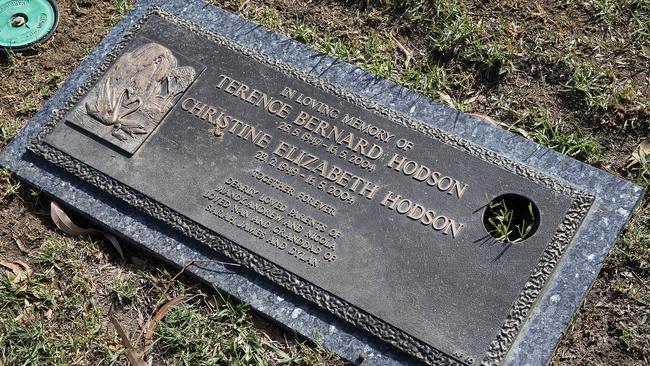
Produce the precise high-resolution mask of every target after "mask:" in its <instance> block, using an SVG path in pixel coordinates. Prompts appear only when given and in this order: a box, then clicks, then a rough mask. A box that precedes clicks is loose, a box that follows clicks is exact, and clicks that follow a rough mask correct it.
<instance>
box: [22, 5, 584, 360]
mask: <svg viewBox="0 0 650 366" xmlns="http://www.w3.org/2000/svg"><path fill="white" fill-rule="evenodd" d="M29 149H30V150H31V151H32V152H33V153H35V154H37V155H38V156H39V157H40V158H43V159H45V160H47V161H49V162H51V163H53V164H56V165H58V166H60V167H61V168H63V169H65V170H67V171H68V172H70V173H72V174H74V175H76V176H77V177H80V178H81V179H83V180H85V181H87V182H89V183H91V184H93V185H95V186H96V187H98V188H100V189H102V190H104V191H106V192H107V193H109V194H111V195H113V196H114V197H116V198H119V199H121V200H124V201H125V202H127V203H129V204H131V205H133V206H135V207H137V208H139V209H141V210H142V211H143V212H144V213H146V214H148V215H150V216H151V217H153V218H155V219H158V220H161V221H162V222H164V223H166V224H167V225H169V226H170V227H172V228H174V229H177V230H178V231H180V232H181V233H183V234H185V235H187V236H189V237H190V238H193V239H196V240H198V241H199V242H201V243H203V244H205V245H207V246H209V247H210V248H213V249H214V250H215V251H217V252H219V253H221V254H223V255H225V256H226V257H228V258H229V259H230V260H231V261H234V262H237V263H240V264H241V265H242V266H244V267H246V268H248V269H250V270H251V271H254V272H256V273H258V274H259V275H261V276H263V277H265V278H267V279H270V280H271V281H273V282H275V283H277V284H279V285H280V286H283V287H284V288H286V289H288V290H289V291H291V292H293V293H295V294H297V295H298V296H300V297H302V298H304V299H306V300H307V301H311V302H313V303H315V304H317V305H318V306H320V307H322V308H323V309H325V310H327V311H329V312H331V313H332V314H333V315H335V316H338V317H340V318H342V319H344V320H346V321H348V322H350V323H351V324H353V325H354V326H356V327H359V328H361V329H363V330H365V331H367V332H368V333H369V334H371V335H373V336H375V337H378V338H379V339H382V340H384V341H386V342H388V343H390V344H392V345H394V346H395V347H397V348H398V349H400V350H402V351H404V352H407V353H409V354H411V355H413V356H415V357H418V358H420V359H421V360H423V361H424V362H426V363H428V364H431V365H438V364H459V365H460V364H463V365H477V364H480V363H484V364H496V363H498V362H499V361H500V360H501V359H502V358H503V356H504V354H505V352H507V350H508V348H509V347H510V345H511V342H512V340H513V339H514V337H515V336H516V335H517V332H518V331H519V330H520V328H521V325H522V323H523V322H524V321H525V319H526V316H527V314H528V310H529V309H530V307H531V306H532V304H533V303H534V301H535V299H536V297H537V295H538V293H539V291H540V290H541V289H542V287H543V286H544V283H545V282H546V280H547V279H548V278H549V276H550V275H551V273H552V271H553V268H554V267H555V265H556V263H557V262H558V261H559V260H560V258H561V256H562V253H563V251H564V249H565V247H566V246H567V245H568V244H569V243H570V240H571V238H572V236H573V234H574V231H575V230H576V228H577V227H578V226H579V224H580V221H581V219H582V218H583V216H584V215H585V213H586V212H587V211H588V210H589V207H590V205H591V202H592V196H591V195H589V194H585V193H583V192H581V191H579V190H577V189H575V188H572V186H570V185H568V184H565V183H563V182H561V181H557V180H555V179H554V178H549V177H548V176H546V175H544V174H543V173H541V172H538V171H534V170H532V169H530V168H528V167H526V166H524V165H522V164H520V163H518V162H514V161H512V160H509V159H507V158H504V157H502V156H500V155H499V154H497V153H494V152H491V151H489V150H487V149H485V148H483V147H480V146H478V145H476V144H474V143H471V142H468V141H466V140H463V139H461V138H459V137H457V136H454V135H451V134H448V133H445V132H443V131H441V130H439V129H437V128H435V127H433V126H432V125H431V124H427V123H426V121H417V120H413V119H411V118H410V117H409V116H406V115H403V114H400V113H398V112H396V111H394V110H392V109H390V108H388V107H386V106H383V105H380V104H377V103H376V102H373V101H371V100H368V99H364V98H362V97H360V96H358V95H355V94H353V93H351V92H349V91H347V90H345V89H343V88H340V87H337V86H334V85H332V84H329V83H328V82H326V81H324V80H321V79H319V78H317V77H314V76H308V75H306V74H304V73H302V72H300V71H298V70H297V69H295V68H293V67H291V66H289V65H287V64H284V63H281V62H279V61H276V60H275V59H273V58H271V57H268V56H265V55H264V54H261V53H259V52H257V51H254V50H251V49H248V48H244V47H242V46H240V45H238V44H237V43H235V42H233V41H231V40H229V39H225V38H222V37H220V36H217V35H215V34H213V33H210V32H209V31H207V30H205V29H203V28H201V27H199V26H196V25H194V24H192V23H191V22H188V21H186V20H182V19H180V18H176V17H175V16H173V15H170V14H167V13H164V12H162V11H159V10H154V11H152V12H151V13H150V14H149V15H147V16H146V17H145V18H144V20H142V21H141V22H140V23H138V24H137V25H136V26H135V27H134V28H133V29H132V30H131V31H130V32H129V34H128V35H127V37H126V38H125V39H124V40H123V41H122V42H120V43H119V44H118V45H117V46H116V47H115V49H114V50H113V52H112V53H111V54H110V55H109V56H108V57H107V58H106V59H105V61H104V63H103V65H102V67H100V68H99V69H98V70H97V71H96V72H95V74H94V76H93V77H92V79H91V81H90V82H88V83H86V87H85V88H82V90H79V91H78V93H77V94H76V95H75V96H73V97H72V99H71V100H70V102H69V103H68V104H67V107H66V108H64V109H59V110H57V112H56V113H55V115H54V116H53V118H52V119H51V120H50V122H49V123H48V124H47V125H46V126H45V127H44V129H43V130H42V131H41V132H40V134H39V136H38V137H37V138H36V139H35V140H34V141H32V144H31V146H30V148H29ZM490 197H519V198H524V199H526V200H527V201H526V202H532V204H531V205H530V206H529V209H530V211H531V214H534V215H535V216H536V217H537V223H538V225H537V226H536V227H534V228H532V231H531V232H529V233H527V237H526V238H525V240H522V241H519V242H517V243H508V244H506V243H503V242H501V241H498V240H495V239H493V238H492V236H490V235H489V233H488V229H486V225H487V224H486V219H485V215H486V210H488V207H487V206H488V205H487V202H488V201H489V200H490Z"/></svg>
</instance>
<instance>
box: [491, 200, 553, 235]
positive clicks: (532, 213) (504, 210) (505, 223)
mask: <svg viewBox="0 0 650 366" xmlns="http://www.w3.org/2000/svg"><path fill="white" fill-rule="evenodd" d="M539 221H540V217H539V209H538V208H537V205H535V203H534V202H533V201H531V200H529V199H528V198H526V197H524V196H520V195H518V194H514V193H509V194H504V195H501V196H498V197H496V198H493V199H490V198H489V197H488V204H487V206H486V208H485V213H484V214H483V225H485V230H487V232H488V233H489V234H490V236H492V237H493V238H494V239H496V240H498V241H501V242H503V243H508V244H514V243H519V242H522V241H524V240H526V239H528V238H530V237H531V236H533V235H534V234H535V231H537V228H538V227H539Z"/></svg>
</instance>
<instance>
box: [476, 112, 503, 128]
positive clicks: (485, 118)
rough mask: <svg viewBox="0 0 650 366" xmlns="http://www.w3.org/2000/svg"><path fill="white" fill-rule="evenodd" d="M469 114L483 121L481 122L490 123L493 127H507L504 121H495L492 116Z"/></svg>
mask: <svg viewBox="0 0 650 366" xmlns="http://www.w3.org/2000/svg"><path fill="white" fill-rule="evenodd" d="M469 115H470V116H474V117H476V118H478V119H480V120H481V121H483V122H485V123H487V124H489V125H492V126H494V127H508V126H507V125H506V124H505V123H501V122H497V121H496V120H494V119H493V118H492V117H489V116H486V115H484V114H480V113H470V114H469Z"/></svg>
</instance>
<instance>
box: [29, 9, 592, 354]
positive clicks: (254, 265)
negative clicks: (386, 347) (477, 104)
mask: <svg viewBox="0 0 650 366" xmlns="http://www.w3.org/2000/svg"><path fill="white" fill-rule="evenodd" d="M152 16H160V17H161V18H163V19H165V20H166V21H169V22H171V23H173V24H175V25H177V26H181V27H183V28H185V29H187V30H190V31H192V32H194V33H195V34H197V35H199V36H202V37H203V38H206V39H208V40H210V41H213V42H216V43H219V44H221V45H223V46H226V47H228V48H230V49H231V50H234V51H236V52H239V53H240V54H242V55H245V56H247V57H251V58H253V59H255V60H256V61H259V62H262V63H265V64H267V65H269V66H272V67H274V68H275V69H276V70H277V71H280V72H282V73H285V74H287V75H290V76H293V77H295V78H298V79H300V80H302V81H305V82H307V83H309V84H311V85H312V86H315V87H318V88H320V89H321V90H323V91H326V92H329V93H331V94H334V95H336V96H338V97H340V98H343V99H345V100H347V101H348V102H350V103H354V104H356V105H358V106H361V107H363V108H366V109H367V110H370V111H373V112H375V113H378V114H381V115H382V116H384V117H386V118H388V119H389V120H391V121H392V122H394V123H397V124H400V125H403V126H405V127H407V128H411V129H414V130H417V131H419V132H420V133H422V134H424V135H426V136H428V137H431V138H434V139H436V140H438V141H441V142H443V143H446V144H448V145H451V146H453V147H455V148H457V149H458V150H461V151H463V152H465V153H467V154H469V155H472V156H474V157H477V158H479V159H482V160H483V161H486V162H489V163H491V164H493V165H494V166H495V168H497V167H498V168H503V169H505V170H508V171H511V172H513V173H515V174H517V175H520V176H522V177H525V178H527V179H529V180H531V181H533V182H535V183H537V184H540V185H542V186H545V187H547V188H550V189H552V190H554V191H556V192H558V193H561V194H563V195H565V196H569V197H571V198H572V204H571V207H570V208H569V210H568V211H567V213H566V214H565V216H564V218H563V221H562V223H561V225H560V227H559V228H558V229H557V232H556V233H555V235H554V237H553V239H552V240H551V242H550V243H549V244H548V245H547V247H546V249H545V251H544V253H543V254H542V257H541V258H540V260H539V262H538V264H537V266H536V267H535V268H534V270H533V272H532V274H531V276H530V278H529V280H528V281H527V283H526V284H525V286H524V289H523V290H522V292H521V294H520V295H519V298H518V299H517V301H516V302H515V303H514V305H513V306H512V308H511V310H510V312H509V315H508V316H507V318H506V319H505V322H504V324H503V326H502V327H501V329H500V331H499V332H498V334H497V335H496V337H495V340H494V341H493V342H492V343H491V345H490V347H489V349H488V352H487V354H486V356H485V358H484V359H483V360H481V365H484V366H488V365H497V364H499V362H500V361H501V360H502V359H503V357H504V355H505V354H506V352H507V351H508V349H509V347H510V345H511V344H512V342H513V340H514V338H515V337H516V336H517V333H518V331H519V329H520V326H521V324H522V323H523V322H524V321H525V319H526V316H527V315H528V311H529V309H530V308H531V307H532V305H533V304H534V302H535V300H536V298H537V295H538V294H539V292H540V291H541V289H542V287H543V286H544V283H545V281H546V279H547V278H548V277H549V276H550V274H551V273H552V271H553V268H554V267H555V265H556V263H557V262H558V261H559V259H560V258H561V256H562V253H563V252H564V249H565V248H566V246H567V245H568V244H569V243H570V241H571V238H572V237H573V234H574V233H575V231H576V229H577V228H578V226H579V225H580V223H581V222H582V219H583V218H584V217H585V216H586V214H587V212H588V211H589V208H590V207H591V204H592V203H593V200H594V196H593V195H591V194H589V193H586V192H584V191H581V190H579V189H577V188H575V187H572V186H570V185H567V184H566V183H563V182H560V181H559V180H557V179H554V178H552V177H549V176H546V175H544V174H543V173H541V172H538V171H535V170H533V169H530V168H529V167H527V166H525V165H523V164H520V163H518V162H515V161H513V160H511V159H508V158H506V157H504V156H502V155H499V154H497V153H494V152H492V151H490V150H488V149H485V148H483V147H481V146H479V145H476V144H474V143H472V142H470V141H468V140H465V139H462V138H460V137H458V136H456V135H453V134H450V133H447V132H444V131H442V130H440V129H438V128H435V127H433V126H431V125H428V124H426V123H424V122H420V121H417V120H415V119H413V118H410V117H408V116H406V115H404V114H401V113H399V112H397V111H395V110H392V109H390V108H388V107H386V106H383V105H382V104H380V103H378V102H376V101H372V100H370V99H368V98H365V97H363V96H360V95H357V94H355V93H353V92H350V91H348V90H346V89H345V88H342V87H339V86H336V85H333V84H331V83H329V82H327V81H326V80H323V79H320V78H317V77H314V76H310V75H308V74H305V73H303V72H301V71H300V70H298V69H297V68H295V67H292V66H290V65H288V64H286V63H283V62H281V61H279V60H277V59H274V58H272V57H269V56H267V55H264V54H262V53H260V52H257V51H256V50H254V49H251V48H247V47H245V46H243V45H241V44H239V43H237V42H234V41H232V40H230V39H227V38H225V37H222V36H220V35H218V34H215V33H213V32H211V31H209V30H208V29H205V28H203V27H201V26H200V25H197V24H194V23H192V22H191V21H188V20H185V19H182V18H180V17H177V16H175V15H173V14H171V13H168V12H165V11H163V10H161V9H160V8H159V7H152V8H150V9H149V10H148V11H147V13H146V14H145V15H144V16H143V17H141V18H140V20H139V21H138V23H137V24H136V25H134V26H133V27H132V28H131V29H130V30H129V31H128V32H127V33H126V35H125V36H124V37H123V38H122V40H121V41H120V42H118V43H117V44H116V46H115V47H113V49H112V50H111V51H110V52H109V54H108V55H107V56H106V57H105V59H104V61H103V62H102V64H101V65H100V67H98V68H97V69H96V70H95V72H94V73H93V74H92V76H91V77H90V78H89V79H88V80H87V81H86V82H85V83H84V85H83V87H81V88H79V89H78V90H77V92H76V93H74V95H73V96H71V97H70V99H69V100H68V101H67V102H66V104H65V107H64V108H62V109H59V110H57V111H56V112H55V113H54V114H53V116H52V118H51V119H50V121H49V122H48V123H47V124H46V125H45V126H44V127H43V129H42V130H41V132H40V133H39V134H38V136H37V138H36V139H34V140H33V141H32V143H31V144H30V145H29V146H28V149H29V150H30V151H32V152H34V153H36V154H37V155H39V156H41V157H43V158H44V159H45V160H47V161H49V162H51V163H54V164H56V165H58V166H60V167H61V168H63V169H65V170H66V171H68V172H69V173H72V174H74V175H75V176H77V177H79V178H81V179H83V180H85V181H87V182H89V183H91V184H93V185H94V186H96V187H98V188H100V189H102V190H104V191H105V192H107V193H109V194H111V195H113V196H115V197H117V198H120V199H122V200H124V201H125V202H127V203H129V204H131V205H133V206H135V207H137V208H138V209H140V210H142V211H144V212H145V213H147V214H149V215H151V216H153V217H155V218H157V219H160V220H161V221H163V222H165V223H167V224H168V225H170V226H172V227H173V228H175V229H176V230H178V231H180V232H182V233H183V234H185V235H187V236H188V237H190V238H193V239H195V240H198V241H200V242H202V243H205V244H206V245H208V246H210V247H211V248H212V249H214V250H216V251H218V252H219V253H221V254H224V255H225V256H226V257H228V258H229V259H230V260H233V261H235V262H237V263H239V264H241V265H243V266H245V267H246V268H249V269H251V270H253V271H255V272H256V273H258V274H260V275H262V276H264V277H266V278H267V279H269V280H271V281H273V282H275V283H277V284H279V285H281V286H282V287H284V288H285V289H287V290H289V291H291V292H293V293H294V294H297V295H299V296H301V297H303V298H304V299H306V300H308V301H311V302H313V303H315V304H317V305H318V306H320V307H322V308H324V309H326V310H327V311H329V312H331V313H333V314H335V315H337V316H339V317H340V318H342V319H345V320H346V321H348V322H350V323H352V324H353V325H355V326H357V327H359V328H361V329H363V330H365V331H367V332H369V333H370V334H372V335H373V336H376V337H378V338H380V339H382V340H383V341H385V342H387V343H390V344H392V345H393V346H395V347H397V348H398V349H400V350H402V351H405V352H407V353H409V354H411V355H413V356H415V357H417V358H419V359H422V360H423V361H425V362H426V363H427V364H429V365H434V366H438V365H454V364H457V365H472V364H475V360H461V359H460V357H458V356H459V355H447V354H445V353H443V352H441V351H439V350H437V349H436V348H435V347H433V346H431V345H429V344H427V343H425V342H422V341H420V340H419V339H417V338H415V337H413V336H411V335H409V334H407V333H406V332H404V331H402V330H400V329H399V328H397V327H395V326H392V325H390V324H388V323H387V322H385V321H383V320H381V319H380V318H378V317H375V316H373V315H371V314H369V313H367V312H365V311H364V310H363V309H360V308H358V307H356V306H353V305H351V304H349V303H347V302H346V301H344V300H343V299H341V298H338V297H337V296H334V295H332V294H330V293H328V292H327V291H325V290H323V289H321V288H320V287H318V286H316V285H314V284H312V283H309V282H307V281H305V280H303V279H301V278H300V277H298V276H296V275H294V274H292V273H290V272H288V271H286V270H285V269H283V268H281V267H279V266H277V265H276V264H274V263H272V262H270V261H268V260H266V259H264V258H262V257H260V256H258V255H256V254H254V253H252V252H250V251H248V250H246V249H244V248H243V247H241V246H239V245H237V244H236V243H235V242H232V241H230V240H228V239H225V238H223V237H222V236H220V235H219V234H218V233H216V232H213V231H212V230H210V229H208V228H206V227H204V226H202V225H199V224H198V223H196V222H193V221H192V220H190V219H188V218H186V217H185V216H183V215H182V214H180V213H179V212H176V211H174V210H172V209H170V208H169V207H166V206H164V205H162V204H160V203H159V202H156V201H155V200H153V199H151V198H150V197H147V196H145V195H143V194H141V193H139V192H138V191H136V190H134V189H132V188H130V187H128V186H126V185H124V184H122V183H120V182H118V181H116V180H115V179H112V178H111V177H108V176H106V175H105V174H103V173H101V172H99V171H98V170H96V169H94V168H92V167H91V166H88V165H86V164H84V163H82V162H81V161H79V160H77V159H75V158H73V157H71V156H69V155H67V154H65V153H63V152H61V151H59V150H58V149H56V148H53V147H51V146H49V145H48V144H47V143H45V142H44V141H43V140H44V138H45V137H46V136H47V135H48V134H49V133H50V132H51V131H52V130H53V128H54V127H56V125H57V124H58V123H61V121H62V120H63V118H64V116H65V115H66V114H67V113H68V112H69V111H70V109H71V108H73V107H74V106H75V105H76V104H77V103H78V102H79V101H81V100H82V99H83V97H84V96H85V95H86V94H87V93H88V92H89V90H90V89H91V88H92V87H93V86H94V85H95V84H96V83H97V82H98V81H99V80H100V79H101V77H102V76H103V75H104V74H105V72H106V71H107V70H108V69H109V68H110V66H111V65H112V64H113V62H114V61H115V60H116V59H117V58H118V57H119V56H120V55H121V52H122V50H123V49H124V48H125V47H127V45H128V44H129V42H130V41H131V40H132V39H133V38H134V37H135V35H136V34H137V33H138V31H139V30H140V29H141V27H142V26H143V25H144V24H145V23H146V22H147V20H148V19H149V18H150V17H152Z"/></svg>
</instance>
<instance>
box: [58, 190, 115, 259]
mask: <svg viewBox="0 0 650 366" xmlns="http://www.w3.org/2000/svg"><path fill="white" fill-rule="evenodd" d="M50 217H51V218H52V221H54V225H56V227H58V228H59V230H61V231H63V232H64V233H66V234H68V235H70V236H79V235H86V234H95V233H97V234H101V235H103V236H104V238H106V240H108V241H109V242H110V243H111V244H112V245H113V247H114V248H115V250H116V251H117V253H118V254H119V255H120V257H122V259H124V252H123V251H122V247H121V246H120V243H119V242H118V241H117V238H116V237H115V236H114V235H112V234H109V233H107V232H104V231H101V230H97V229H84V228H81V227H79V226H77V225H75V224H74V223H73V222H72V220H71V219H70V217H68V215H67V214H66V213H65V212H64V211H63V209H61V207H60V206H59V205H58V204H57V203H56V202H54V201H52V203H51V204H50Z"/></svg>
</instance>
